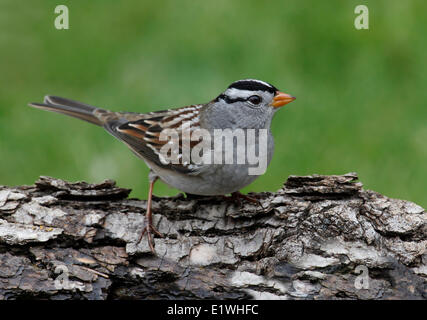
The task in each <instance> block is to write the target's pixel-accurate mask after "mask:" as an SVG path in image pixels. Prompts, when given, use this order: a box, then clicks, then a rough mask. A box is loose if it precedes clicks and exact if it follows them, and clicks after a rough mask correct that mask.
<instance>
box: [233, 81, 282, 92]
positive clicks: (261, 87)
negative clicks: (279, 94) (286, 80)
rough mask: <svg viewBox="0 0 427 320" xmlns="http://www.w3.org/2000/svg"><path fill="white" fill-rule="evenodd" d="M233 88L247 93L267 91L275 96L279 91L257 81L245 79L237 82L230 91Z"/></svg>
mask: <svg viewBox="0 0 427 320" xmlns="http://www.w3.org/2000/svg"><path fill="white" fill-rule="evenodd" d="M232 88H234V89H238V90H246V91H267V92H270V93H273V94H274V93H276V91H278V90H277V88H276V87H275V86H273V85H271V84H269V83H267V82H264V81H261V80H256V79H244V80H238V81H235V82H233V83H232V84H231V85H230V86H229V87H228V89H232Z"/></svg>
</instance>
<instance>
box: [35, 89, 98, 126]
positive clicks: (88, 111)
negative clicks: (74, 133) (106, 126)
mask: <svg viewBox="0 0 427 320" xmlns="http://www.w3.org/2000/svg"><path fill="white" fill-rule="evenodd" d="M29 106H31V107H34V108H38V109H42V110H48V111H53V112H58V113H62V114H65V115H68V116H71V117H74V118H77V119H81V120H84V121H87V122H90V123H93V124H96V125H98V126H102V125H103V122H101V120H100V119H98V118H97V117H96V116H95V114H94V111H95V110H99V108H96V107H93V106H90V105H87V104H84V103H82V102H78V101H74V100H70V99H66V98H61V97H56V96H45V97H44V103H30V104H29Z"/></svg>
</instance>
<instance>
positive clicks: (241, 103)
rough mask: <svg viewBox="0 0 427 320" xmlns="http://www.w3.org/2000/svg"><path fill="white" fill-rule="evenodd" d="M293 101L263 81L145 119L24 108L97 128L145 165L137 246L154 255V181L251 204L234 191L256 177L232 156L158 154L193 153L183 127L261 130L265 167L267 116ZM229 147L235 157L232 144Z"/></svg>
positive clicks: (88, 110)
mask: <svg viewBox="0 0 427 320" xmlns="http://www.w3.org/2000/svg"><path fill="white" fill-rule="evenodd" d="M295 99H296V98H295V97H294V96H291V95H289V94H286V93H284V92H281V91H279V90H278V89H277V88H276V87H275V86H273V85H271V84H269V83H267V82H265V81H261V80H256V79H243V80H237V81H234V82H233V83H231V84H230V85H229V86H228V87H227V88H226V90H225V91H223V92H222V93H221V94H219V95H218V96H217V97H216V98H214V99H213V100H211V101H210V102H208V103H204V104H194V105H189V106H184V107H180V108H169V109H165V110H161V111H153V112H149V113H136V112H115V111H109V110H106V109H103V108H98V107H95V106H92V105H88V104H85V103H82V102H78V101H75V100H70V99H67V98H62V97H58V96H53V95H47V96H45V97H44V101H43V103H35V102H33V103H29V106H31V107H35V108H38V109H42V110H47V111H53V112H57V113H61V114H65V115H68V116H71V117H74V118H78V119H81V120H84V121H87V122H89V123H92V124H95V125H98V126H100V127H103V128H104V129H105V130H106V131H107V132H108V133H110V134H111V135H112V136H114V137H115V138H117V139H118V140H120V141H122V142H124V143H125V144H126V145H127V146H128V147H129V148H130V150H131V151H132V152H133V153H135V154H136V155H137V156H138V157H139V158H141V159H142V160H143V161H144V162H145V163H146V165H147V166H148V167H149V169H150V171H149V174H148V180H149V190H148V198H147V209H146V212H145V224H144V227H143V230H142V232H141V234H140V238H139V241H138V242H140V240H141V238H142V237H143V235H144V234H147V238H148V244H149V247H150V249H151V251H152V252H153V253H154V252H155V250H154V240H153V234H156V235H158V236H159V237H162V234H161V233H160V232H159V231H158V230H157V229H156V228H155V227H154V225H153V221H152V197H153V189H154V184H155V182H156V181H157V180H159V179H160V180H162V181H163V182H164V183H166V184H167V185H169V186H171V187H173V188H176V189H178V190H181V191H183V192H185V193H187V194H193V195H202V196H218V195H221V196H225V195H227V194H231V195H232V198H234V199H246V200H249V201H257V200H256V199H255V200H254V199H253V198H251V197H249V196H246V195H243V194H241V193H240V191H239V190H241V189H242V188H243V187H246V186H247V185H249V184H251V183H252V182H253V181H254V180H255V179H256V178H258V177H259V176H260V174H252V175H251V174H249V173H248V168H249V167H250V166H251V164H249V163H248V159H244V162H240V163H236V157H237V156H238V155H236V154H235V155H233V161H232V163H216V162H214V163H208V162H206V163H203V162H198V163H195V162H194V161H193V162H192V161H191V159H189V160H187V161H169V162H167V161H166V160H165V159H164V158H165V157H164V156H165V153H164V152H163V153H162V150H163V149H162V148H166V147H169V148H172V147H176V148H175V149H174V150H175V151H174V157H172V156H171V158H172V159H174V160H180V159H181V160H183V155H184V150H183V149H184V143H186V142H187V145H189V148H190V149H189V150H187V151H194V149H193V148H195V146H196V144H195V141H188V137H187V136H186V135H185V134H184V133H185V130H184V125H185V124H188V126H190V125H191V129H188V130H190V131H191V132H195V131H194V130H197V129H200V130H206V132H208V133H210V134H212V133H213V132H214V131H215V130H226V129H231V130H238V129H242V130H249V129H253V130H265V132H266V136H267V141H266V143H261V140H259V138H258V139H255V142H254V144H255V145H256V149H257V150H258V152H260V150H261V147H263V148H265V151H266V154H265V155H262V156H265V157H266V164H267V166H268V164H269V163H270V161H271V159H272V156H273V152H274V139H273V135H272V133H271V130H270V126H271V122H272V119H273V116H274V114H275V113H276V111H277V110H278V109H279V108H280V107H282V106H284V105H286V104H288V103H290V102H292V101H294V100H295ZM165 130H177V132H178V135H177V136H172V135H171V136H166V138H165V136H162V132H165ZM173 137H175V138H176V137H177V139H173ZM248 139H249V138H248ZM196 142H197V141H196ZM178 144H179V146H178ZM211 146H212V142H211ZM232 146H233V147H232V148H233V149H234V151H236V150H235V149H236V144H235V142H234V141H233V145H232ZM224 148H225V146H222V149H221V150H220V153H221V152H222V153H223V152H224ZM177 150H178V151H177ZM172 153H173V152H172V151H171V152H170V153H169V154H170V155H172ZM202 153H203V152H202ZM259 156H261V155H259ZM186 159H187V158H186Z"/></svg>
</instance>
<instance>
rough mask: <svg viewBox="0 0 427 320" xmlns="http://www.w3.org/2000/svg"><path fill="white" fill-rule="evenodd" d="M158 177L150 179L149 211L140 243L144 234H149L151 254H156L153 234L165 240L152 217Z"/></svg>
mask: <svg viewBox="0 0 427 320" xmlns="http://www.w3.org/2000/svg"><path fill="white" fill-rule="evenodd" d="M156 180H157V177H154V178H153V179H150V188H149V190H148V200H147V211H146V213H145V227H144V230H143V231H142V233H141V235H140V237H139V240H138V243H139V242H140V241H141V239H142V237H143V236H144V234H145V233H146V232H147V238H148V245H149V246H150V249H151V252H153V253H154V244H153V242H154V241H153V237H152V233H155V234H157V235H158V236H159V237H162V238H163V235H162V234H161V233H160V232H159V231H158V230H157V229H156V228H155V227H154V226H153V215H152V209H151V207H152V205H151V203H152V198H153V188H154V183H155V182H156Z"/></svg>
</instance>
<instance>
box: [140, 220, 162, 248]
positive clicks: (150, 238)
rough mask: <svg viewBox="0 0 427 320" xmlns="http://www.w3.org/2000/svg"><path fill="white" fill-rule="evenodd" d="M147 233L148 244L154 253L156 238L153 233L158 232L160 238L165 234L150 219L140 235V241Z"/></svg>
mask: <svg viewBox="0 0 427 320" xmlns="http://www.w3.org/2000/svg"><path fill="white" fill-rule="evenodd" d="M146 233H147V240H148V246H149V247H150V250H151V252H152V253H153V254H154V253H155V250H154V239H153V234H156V235H157V236H159V237H160V238H164V236H163V234H161V233H160V232H159V230H157V229H156V228H155V227H154V226H153V223H152V221H149V222H148V223H145V227H144V230H142V232H141V235H140V236H139V239H138V242H137V243H140V242H141V240H142V237H143V236H144V235H145V234H146Z"/></svg>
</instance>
